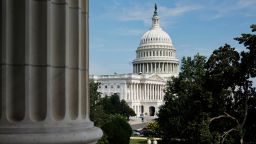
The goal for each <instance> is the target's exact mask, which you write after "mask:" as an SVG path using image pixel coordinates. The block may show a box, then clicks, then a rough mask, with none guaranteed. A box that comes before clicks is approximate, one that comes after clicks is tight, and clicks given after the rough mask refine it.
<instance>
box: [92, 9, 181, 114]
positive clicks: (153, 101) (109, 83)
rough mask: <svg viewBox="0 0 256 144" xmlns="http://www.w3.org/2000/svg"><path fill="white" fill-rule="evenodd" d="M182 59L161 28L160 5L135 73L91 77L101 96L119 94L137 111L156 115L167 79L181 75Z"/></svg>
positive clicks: (144, 38)
mask: <svg viewBox="0 0 256 144" xmlns="http://www.w3.org/2000/svg"><path fill="white" fill-rule="evenodd" d="M178 67H179V61H178V59H177V58H176V49H175V48H174V46H173V44H172V40H171V38H170V36H169V35H168V34H167V33H166V32H165V31H164V30H163V29H162V28H161V27H160V17H159V16H158V12H157V6H156V5H155V11H154V14H153V17H152V26H151V28H150V29H149V30H148V31H147V32H145V33H144V34H143V36H142V37H141V40H140V44H139V46H138V48H137V50H136V58H135V59H134V60H133V73H131V74H115V75H100V76H91V78H93V79H94V80H95V81H97V82H100V83H101V85H100V86H99V89H98V90H99V92H101V93H102V96H110V95H112V94H114V93H117V94H118V95H119V96H120V99H124V100H125V101H126V102H127V103H128V104H129V106H130V107H131V108H133V110H134V111H135V113H136V114H137V115H138V116H139V115H149V116H154V115H155V114H156V113H157V112H158V108H159V106H160V105H162V104H163V98H164V92H163V90H164V88H165V84H166V82H167V80H168V79H170V78H171V77H172V76H174V77H176V76H178Z"/></svg>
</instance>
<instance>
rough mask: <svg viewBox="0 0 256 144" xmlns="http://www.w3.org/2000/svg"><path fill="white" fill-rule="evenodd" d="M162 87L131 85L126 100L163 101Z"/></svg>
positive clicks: (144, 84) (159, 85) (158, 85)
mask: <svg viewBox="0 0 256 144" xmlns="http://www.w3.org/2000/svg"><path fill="white" fill-rule="evenodd" d="M163 97H164V85H163V84H148V83H131V84H130V89H129V93H127V97H126V99H127V100H129V101H136V100H138V101H139V100H163Z"/></svg>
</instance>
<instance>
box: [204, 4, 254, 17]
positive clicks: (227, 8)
mask: <svg viewBox="0 0 256 144" xmlns="http://www.w3.org/2000/svg"><path fill="white" fill-rule="evenodd" d="M255 6H256V0H237V1H222V2H219V3H218V4H216V5H209V6H207V10H206V11H208V12H209V11H212V12H213V13H214V15H212V16H209V15H207V18H206V20H215V19H218V18H222V17H227V16H230V15H237V14H239V15H242V16H246V17H248V16H250V17H255V16H256V9H255Z"/></svg>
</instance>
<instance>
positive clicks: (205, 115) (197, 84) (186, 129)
mask: <svg viewBox="0 0 256 144" xmlns="http://www.w3.org/2000/svg"><path fill="white" fill-rule="evenodd" d="M251 28H252V32H255V31H256V26H255V25H252V26H251ZM235 40H237V41H238V42H239V43H240V44H243V45H244V46H245V48H246V50H244V51H242V52H238V51H237V50H236V49H235V48H233V47H231V46H230V45H228V44H225V45H224V46H222V47H220V48H218V49H216V50H214V51H213V53H212V54H211V56H210V57H209V58H208V59H207V58H206V57H204V56H201V55H199V54H197V55H195V56H194V58H191V57H187V58H183V59H182V62H181V71H180V74H179V77H174V78H172V80H171V81H168V83H167V85H166V90H165V99H164V100H165V104H164V105H163V106H162V107H161V108H160V111H159V114H158V116H159V119H158V123H159V126H160V129H161V130H162V136H163V143H166V144H168V143H206V144H208V143H209V144H210V143H230V144H231V143H241V144H243V143H246V142H247V143H248V142H256V119H255V118H254V117H255V116H254V115H255V114H256V100H255V99H256V96H255V87H254V86H253V84H252V78H255V76H256V35H255V34H254V33H249V34H242V35H241V36H240V37H238V38H235Z"/></svg>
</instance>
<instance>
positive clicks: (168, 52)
mask: <svg viewBox="0 0 256 144" xmlns="http://www.w3.org/2000/svg"><path fill="white" fill-rule="evenodd" d="M152 56H166V57H176V55H175V51H173V50H157V51H145V50H140V51H137V58H142V57H152Z"/></svg>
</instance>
